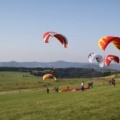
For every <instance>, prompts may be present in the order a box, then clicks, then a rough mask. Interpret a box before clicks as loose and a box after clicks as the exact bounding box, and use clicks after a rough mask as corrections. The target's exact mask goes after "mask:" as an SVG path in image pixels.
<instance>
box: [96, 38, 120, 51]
mask: <svg viewBox="0 0 120 120" xmlns="http://www.w3.org/2000/svg"><path fill="white" fill-rule="evenodd" d="M109 43H113V44H114V45H115V47H116V48H117V49H119V50H120V37H115V36H105V37H102V38H100V39H99V41H98V46H99V47H100V48H101V49H102V50H105V49H106V47H107V46H108V44H109Z"/></svg>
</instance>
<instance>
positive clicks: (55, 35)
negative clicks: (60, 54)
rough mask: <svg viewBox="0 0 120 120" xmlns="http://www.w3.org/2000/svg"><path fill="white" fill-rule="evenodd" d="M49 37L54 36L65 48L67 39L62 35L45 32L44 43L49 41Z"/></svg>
mask: <svg viewBox="0 0 120 120" xmlns="http://www.w3.org/2000/svg"><path fill="white" fill-rule="evenodd" d="M51 37H54V38H56V39H57V40H58V41H59V42H60V43H61V44H62V45H63V46H64V48H67V45H68V40H67V38H66V37H65V36H64V35H62V34H59V33H56V32H46V33H44V34H43V40H44V41H45V43H49V41H50V39H51Z"/></svg>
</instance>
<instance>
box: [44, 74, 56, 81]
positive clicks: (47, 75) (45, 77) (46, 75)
mask: <svg viewBox="0 0 120 120" xmlns="http://www.w3.org/2000/svg"><path fill="white" fill-rule="evenodd" d="M48 78H53V79H54V80H57V79H56V77H55V76H54V75H52V74H45V75H44V76H43V80H45V79H48Z"/></svg>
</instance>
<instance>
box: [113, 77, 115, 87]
mask: <svg viewBox="0 0 120 120" xmlns="http://www.w3.org/2000/svg"><path fill="white" fill-rule="evenodd" d="M112 85H113V86H114V87H115V79H114V78H112Z"/></svg>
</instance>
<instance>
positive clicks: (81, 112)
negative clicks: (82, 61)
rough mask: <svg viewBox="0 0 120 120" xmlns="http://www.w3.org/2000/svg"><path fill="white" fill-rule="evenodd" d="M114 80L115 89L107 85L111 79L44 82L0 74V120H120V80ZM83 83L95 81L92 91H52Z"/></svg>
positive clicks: (37, 79) (15, 74)
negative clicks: (48, 92)
mask: <svg viewBox="0 0 120 120" xmlns="http://www.w3.org/2000/svg"><path fill="white" fill-rule="evenodd" d="M112 77H113V76H112ZM114 77H115V79H116V86H115V87H114V86H111V85H109V84H108V80H109V79H110V78H94V79H89V78H85V79H84V78H79V79H78V78H76V79H75V78H74V79H59V80H58V81H54V80H52V79H49V80H46V81H43V80H42V78H40V77H34V76H31V75H30V74H29V73H19V72H0V91H1V92H0V120H55V119H56V120H119V118H120V100H119V98H120V94H119V92H120V79H119V77H117V76H114ZM81 81H84V82H85V85H87V84H88V82H90V81H93V82H94V87H93V89H88V90H85V91H84V92H82V91H76V92H64V93H63V92H59V93H55V92H54V91H53V87H54V86H59V88H60V89H63V88H66V87H67V86H69V87H79V86H80V83H81ZM46 86H48V87H49V88H50V94H47V93H46Z"/></svg>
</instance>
